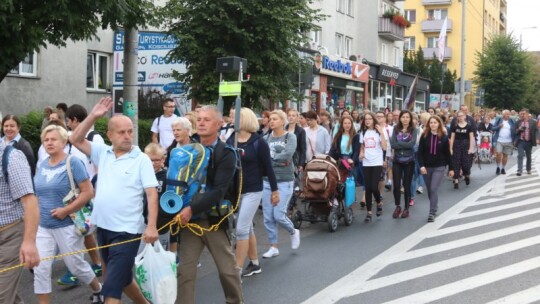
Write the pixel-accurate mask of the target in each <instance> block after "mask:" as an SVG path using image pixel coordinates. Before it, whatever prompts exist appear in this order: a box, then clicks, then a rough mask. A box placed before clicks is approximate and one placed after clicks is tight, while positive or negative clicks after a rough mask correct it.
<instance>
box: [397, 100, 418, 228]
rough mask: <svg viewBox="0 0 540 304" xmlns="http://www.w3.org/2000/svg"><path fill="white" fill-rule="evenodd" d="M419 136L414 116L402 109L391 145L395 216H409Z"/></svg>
mask: <svg viewBox="0 0 540 304" xmlns="http://www.w3.org/2000/svg"><path fill="white" fill-rule="evenodd" d="M417 137H418V130H417V129H416V128H415V126H414V124H413V117H412V114H411V112H409V111H401V113H400V114H399V119H398V123H397V124H396V126H395V127H394V132H393V133H392V137H390V146H392V150H393V153H392V155H393V164H392V176H393V179H394V182H393V184H394V203H395V205H396V209H395V210H394V213H393V214H392V217H393V218H398V217H400V216H401V218H407V217H409V206H410V205H409V204H410V199H411V183H412V177H413V171H414V145H416V139H417ZM399 185H403V190H404V202H403V203H404V205H405V206H404V209H403V210H402V209H401V202H400V200H401V191H400V187H399Z"/></svg>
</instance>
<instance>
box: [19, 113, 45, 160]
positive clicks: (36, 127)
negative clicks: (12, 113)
mask: <svg viewBox="0 0 540 304" xmlns="http://www.w3.org/2000/svg"><path fill="white" fill-rule="evenodd" d="M19 119H20V121H21V131H20V133H21V136H22V137H23V138H24V139H26V140H27V141H28V142H29V143H30V145H31V146H32V149H33V150H34V155H35V157H36V159H37V151H38V149H39V146H41V123H42V122H43V113H41V112H37V111H31V112H30V113H28V114H27V115H25V116H20V117H19Z"/></svg>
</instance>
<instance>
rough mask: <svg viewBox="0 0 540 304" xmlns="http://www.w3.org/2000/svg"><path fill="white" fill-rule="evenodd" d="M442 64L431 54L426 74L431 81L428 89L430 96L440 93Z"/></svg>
mask: <svg viewBox="0 0 540 304" xmlns="http://www.w3.org/2000/svg"><path fill="white" fill-rule="evenodd" d="M442 73H443V71H442V64H441V62H440V61H439V59H437V57H435V54H433V58H432V59H431V62H430V64H429V67H428V74H429V76H428V77H429V79H431V86H430V88H429V91H430V92H431V93H432V94H440V93H441V81H442Z"/></svg>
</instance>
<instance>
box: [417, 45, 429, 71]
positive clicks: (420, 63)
mask: <svg viewBox="0 0 540 304" xmlns="http://www.w3.org/2000/svg"><path fill="white" fill-rule="evenodd" d="M416 66H417V67H418V71H417V74H418V76H421V77H425V78H429V72H428V66H427V63H426V59H425V58H424V51H423V50H422V46H418V51H416Z"/></svg>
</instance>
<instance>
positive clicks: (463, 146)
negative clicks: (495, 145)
mask: <svg viewBox="0 0 540 304" xmlns="http://www.w3.org/2000/svg"><path fill="white" fill-rule="evenodd" d="M456 116H457V123H456V124H454V125H452V126H450V154H451V155H452V165H453V167H454V189H459V179H460V178H461V173H463V176H464V177H465V184H466V185H469V184H470V182H471V178H470V176H471V161H470V157H471V156H470V155H471V154H473V151H474V144H475V140H474V127H473V126H471V125H470V124H469V123H468V122H467V119H466V115H465V113H464V112H463V111H458V112H457V113H456Z"/></svg>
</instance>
